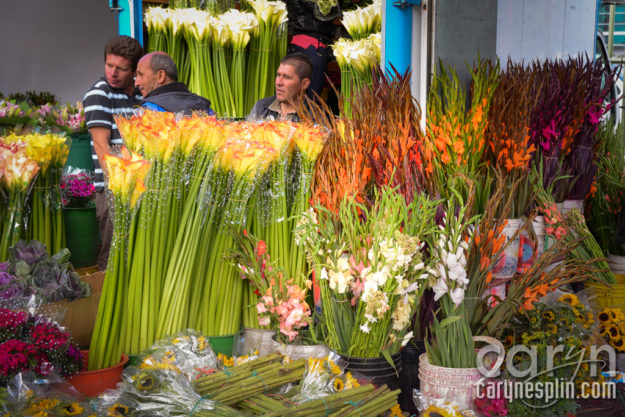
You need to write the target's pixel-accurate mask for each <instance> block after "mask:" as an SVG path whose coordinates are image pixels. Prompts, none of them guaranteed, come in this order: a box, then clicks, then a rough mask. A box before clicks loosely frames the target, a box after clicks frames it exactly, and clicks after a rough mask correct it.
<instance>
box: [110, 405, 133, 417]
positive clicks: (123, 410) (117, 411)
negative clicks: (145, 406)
mask: <svg viewBox="0 0 625 417" xmlns="http://www.w3.org/2000/svg"><path fill="white" fill-rule="evenodd" d="M107 411H108V412H109V413H113V415H121V416H125V415H126V414H128V406H126V405H124V404H121V403H115V404H113V406H112V407H109V409H108V410H107Z"/></svg>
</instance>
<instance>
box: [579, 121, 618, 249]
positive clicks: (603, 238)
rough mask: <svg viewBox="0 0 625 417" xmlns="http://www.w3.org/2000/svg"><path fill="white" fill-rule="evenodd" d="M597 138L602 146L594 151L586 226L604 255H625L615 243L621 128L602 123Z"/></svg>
mask: <svg viewBox="0 0 625 417" xmlns="http://www.w3.org/2000/svg"><path fill="white" fill-rule="evenodd" d="M597 135H600V136H602V139H600V140H599V141H600V142H601V143H602V144H603V145H602V147H601V148H600V149H599V150H598V151H597V161H596V163H597V175H596V176H595V181H594V182H593V186H592V187H591V190H590V193H589V194H590V195H589V196H587V206H586V207H587V213H588V216H587V217H586V223H587V224H588V228H589V229H590V231H591V232H592V234H593V236H594V237H595V239H596V240H597V243H598V244H599V246H600V247H601V249H602V250H603V253H604V254H608V253H610V254H612V255H617V256H625V247H623V244H622V243H619V242H617V234H616V231H617V227H618V219H619V215H620V212H621V210H622V208H623V204H625V147H624V146H623V144H622V137H623V126H622V125H619V127H618V129H617V130H615V129H614V126H613V123H602V124H601V125H600V126H599V130H598V132H597Z"/></svg>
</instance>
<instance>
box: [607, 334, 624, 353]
mask: <svg viewBox="0 0 625 417" xmlns="http://www.w3.org/2000/svg"><path fill="white" fill-rule="evenodd" d="M610 344H611V345H612V346H613V347H614V348H616V349H617V350H619V351H621V352H622V351H623V350H625V341H623V338H622V337H617V338H614V339H612V340H610Z"/></svg>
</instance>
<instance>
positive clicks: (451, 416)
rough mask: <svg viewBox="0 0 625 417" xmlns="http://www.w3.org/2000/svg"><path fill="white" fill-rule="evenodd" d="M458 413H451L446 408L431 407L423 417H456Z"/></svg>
mask: <svg viewBox="0 0 625 417" xmlns="http://www.w3.org/2000/svg"><path fill="white" fill-rule="evenodd" d="M456 415H457V413H454V412H449V411H447V410H445V409H444V408H441V407H437V406H435V405H431V406H429V407H428V408H426V410H425V411H424V412H423V414H421V417H456Z"/></svg>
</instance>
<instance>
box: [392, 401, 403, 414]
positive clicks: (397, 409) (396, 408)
mask: <svg viewBox="0 0 625 417" xmlns="http://www.w3.org/2000/svg"><path fill="white" fill-rule="evenodd" d="M390 412H391V415H390V417H404V412H403V411H401V407H400V406H399V404H395V405H394V406H393V408H391V410H390Z"/></svg>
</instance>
